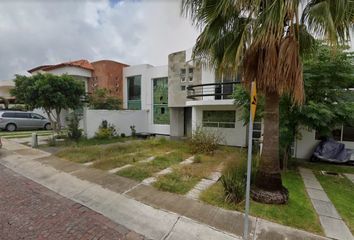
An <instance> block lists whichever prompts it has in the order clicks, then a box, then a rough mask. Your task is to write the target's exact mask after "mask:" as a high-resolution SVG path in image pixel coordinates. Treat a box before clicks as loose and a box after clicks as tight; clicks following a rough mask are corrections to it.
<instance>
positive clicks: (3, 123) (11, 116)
mask: <svg viewBox="0 0 354 240" xmlns="http://www.w3.org/2000/svg"><path fill="white" fill-rule="evenodd" d="M0 129H3V130H7V131H10V132H12V131H15V130H20V129H46V130H49V129H51V125H50V122H49V121H48V120H47V119H46V118H45V117H43V116H41V115H39V114H37V113H32V112H20V111H6V112H0Z"/></svg>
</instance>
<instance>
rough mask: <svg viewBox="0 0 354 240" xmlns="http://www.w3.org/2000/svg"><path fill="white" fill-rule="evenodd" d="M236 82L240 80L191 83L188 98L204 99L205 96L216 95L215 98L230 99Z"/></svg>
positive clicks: (188, 88)
mask: <svg viewBox="0 0 354 240" xmlns="http://www.w3.org/2000/svg"><path fill="white" fill-rule="evenodd" d="M236 84H240V82H220V83H207V84H198V85H190V86H188V87H187V98H188V99H194V100H197V99H203V97H214V99H215V100H220V99H229V98H231V95H232V94H233V92H234V89H235V86H236Z"/></svg>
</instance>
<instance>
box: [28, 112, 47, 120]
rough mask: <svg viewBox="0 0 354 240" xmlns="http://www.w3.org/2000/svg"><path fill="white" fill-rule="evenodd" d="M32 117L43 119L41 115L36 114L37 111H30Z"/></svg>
mask: <svg viewBox="0 0 354 240" xmlns="http://www.w3.org/2000/svg"><path fill="white" fill-rule="evenodd" d="M31 115H32V118H34V119H43V118H44V117H42V116H41V115H39V114H37V113H32V114H31Z"/></svg>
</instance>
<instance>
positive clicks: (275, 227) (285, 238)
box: [254, 219, 328, 240]
mask: <svg viewBox="0 0 354 240" xmlns="http://www.w3.org/2000/svg"><path fill="white" fill-rule="evenodd" d="M257 239H262V240H263V239H265V240H309V239H313V240H325V239H327V240H328V238H325V237H322V236H318V235H315V234H311V233H309V232H305V231H301V230H298V229H294V228H290V227H285V226H283V225H280V224H277V223H273V222H269V221H266V220H263V219H257V223H256V231H255V236H254V240H257Z"/></svg>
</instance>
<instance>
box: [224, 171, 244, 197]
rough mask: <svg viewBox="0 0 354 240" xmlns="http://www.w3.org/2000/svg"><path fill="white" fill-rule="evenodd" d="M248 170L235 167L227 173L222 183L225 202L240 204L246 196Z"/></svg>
mask: <svg viewBox="0 0 354 240" xmlns="http://www.w3.org/2000/svg"><path fill="white" fill-rule="evenodd" d="M245 173H246V168H245V167H244V166H242V167H233V168H231V169H229V170H228V171H227V172H225V173H224V174H223V175H222V176H221V178H220V180H219V181H220V182H221V184H222V185H223V187H224V194H225V201H226V202H229V203H239V202H241V201H242V200H243V199H244V196H245V187H246V179H245Z"/></svg>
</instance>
